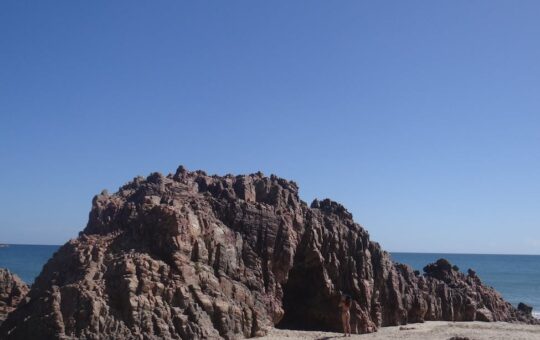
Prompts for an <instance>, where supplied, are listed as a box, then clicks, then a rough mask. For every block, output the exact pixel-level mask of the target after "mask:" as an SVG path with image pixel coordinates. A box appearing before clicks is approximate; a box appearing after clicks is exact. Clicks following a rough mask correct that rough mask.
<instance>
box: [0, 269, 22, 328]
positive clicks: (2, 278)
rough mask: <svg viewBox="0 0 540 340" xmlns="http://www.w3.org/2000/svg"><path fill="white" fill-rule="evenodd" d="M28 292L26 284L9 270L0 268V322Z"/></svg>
mask: <svg viewBox="0 0 540 340" xmlns="http://www.w3.org/2000/svg"><path fill="white" fill-rule="evenodd" d="M27 293H28V286H27V285H26V284H25V283H24V282H23V281H22V280H21V279H20V278H19V277H18V276H17V275H15V274H13V273H11V272H10V271H9V270H7V269H4V268H0V323H2V322H4V320H5V319H6V317H7V315H8V314H9V313H10V312H11V311H13V310H14V309H15V307H17V305H18V304H19V303H20V302H21V300H22V299H24V297H25V296H26V294H27Z"/></svg>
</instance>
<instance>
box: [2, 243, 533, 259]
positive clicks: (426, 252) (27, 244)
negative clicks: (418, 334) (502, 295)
mask: <svg viewBox="0 0 540 340" xmlns="http://www.w3.org/2000/svg"><path fill="white" fill-rule="evenodd" d="M64 244H65V243H64ZM64 244H37V243H1V242H0V245H8V246H49V247H53V246H55V247H61V246H63V245H64ZM384 251H386V252H387V253H390V254H392V253H394V254H396V253H401V254H440V255H507V256H540V254H513V253H512V254H511V253H474V252H473V253H462V252H458V253H449V252H446V251H441V252H436V251H393V250H384Z"/></svg>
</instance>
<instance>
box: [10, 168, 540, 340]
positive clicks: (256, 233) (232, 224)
mask: <svg viewBox="0 0 540 340" xmlns="http://www.w3.org/2000/svg"><path fill="white" fill-rule="evenodd" d="M448 266H450V267H448ZM343 293H347V294H349V295H351V296H352V297H353V304H352V308H351V316H352V321H353V324H354V325H353V326H354V327H353V330H356V331H357V332H373V331H376V330H377V329H378V328H379V327H381V326H388V325H401V324H406V323H410V322H422V321H424V320H456V321H460V320H478V319H481V320H494V321H499V320H501V321H518V320H521V321H526V322H531V320H532V319H531V318H528V317H527V316H526V315H525V314H524V313H522V312H519V311H517V310H516V309H515V308H513V307H512V306H511V305H510V304H508V303H507V302H505V301H504V300H503V299H502V298H501V296H500V295H499V294H497V293H496V292H495V291H494V290H493V289H491V288H488V287H485V286H483V285H482V284H481V282H480V280H479V279H478V278H477V277H476V276H475V275H474V276H471V275H469V276H465V275H464V274H462V273H459V272H457V271H455V270H454V269H453V268H452V266H451V265H450V264H449V263H448V264H447V263H446V262H437V263H436V264H433V265H431V266H427V267H426V274H425V275H422V276H421V275H418V273H415V272H413V270H412V269H411V268H410V267H408V266H406V265H401V264H395V263H393V262H392V261H391V259H390V256H389V255H388V253H386V252H385V251H383V250H382V249H381V248H380V246H379V245H378V244H377V243H375V242H372V241H370V239H369V235H368V233H367V232H366V231H365V230H364V229H363V228H362V227H361V226H360V225H358V224H357V223H355V222H354V221H353V219H352V215H351V214H350V213H349V212H347V210H346V209H345V208H344V207H343V206H342V205H340V204H338V203H335V202H333V201H330V200H323V201H314V202H313V203H312V205H311V207H308V206H307V205H306V204H305V203H304V202H302V201H301V200H300V199H299V197H298V187H297V185H296V184H295V183H294V182H291V181H287V180H284V179H281V178H278V177H276V176H270V177H265V176H264V175H263V174H261V173H257V174H252V175H247V176H232V175H227V176H223V177H219V176H208V175H206V174H205V173H204V172H202V171H196V172H188V171H187V170H186V169H184V168H183V167H180V168H179V169H178V170H177V172H176V173H175V174H174V175H169V176H162V175H160V174H157V173H154V174H151V175H150V176H148V177H147V178H142V177H137V178H135V179H134V180H133V181H132V182H130V183H128V184H126V185H124V186H123V187H121V188H120V190H119V191H118V192H117V193H116V194H113V195H109V194H108V193H106V192H103V193H102V194H101V195H98V196H96V197H95V198H94V200H93V206H92V211H91V212H90V218H89V222H88V225H87V227H86V228H85V230H84V231H83V232H82V233H81V234H80V236H79V237H78V238H77V239H75V240H71V241H70V242H68V243H67V244H66V245H64V246H63V247H62V248H61V249H60V250H59V251H58V252H57V253H56V254H55V255H54V257H53V258H52V259H51V260H50V261H49V262H48V263H47V264H46V266H45V267H44V269H43V272H42V273H41V274H40V276H39V277H38V278H37V280H36V283H35V284H34V285H33V286H32V289H31V291H30V293H29V295H28V296H29V299H30V300H29V302H28V303H25V304H22V305H21V306H19V308H17V310H15V311H14V312H13V313H11V314H10V316H9V318H8V319H7V320H6V321H5V322H4V324H3V325H2V326H1V328H0V335H1V336H2V337H4V338H8V339H32V338H36V334H39V335H40V338H50V339H60V338H61V339H70V338H81V339H116V338H129V339H161V338H168V339H202V338H226V339H233V338H242V337H254V336H260V335H263V334H265V333H266V332H267V330H268V329H269V328H270V327H273V326H275V325H278V326H279V327H291V328H302V329H319V330H334V331H339V330H340V329H341V322H340V320H339V312H338V307H337V306H338V302H339V299H340V295H341V294H343Z"/></svg>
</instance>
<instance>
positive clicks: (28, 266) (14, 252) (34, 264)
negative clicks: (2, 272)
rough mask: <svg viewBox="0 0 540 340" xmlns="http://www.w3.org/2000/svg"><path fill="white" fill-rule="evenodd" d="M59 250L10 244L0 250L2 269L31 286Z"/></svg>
mask: <svg viewBox="0 0 540 340" xmlns="http://www.w3.org/2000/svg"><path fill="white" fill-rule="evenodd" d="M58 248H60V246H42V245H23V244H10V245H8V246H7V247H1V248H0V267H1V268H7V269H9V270H10V271H11V272H12V273H15V274H17V275H18V276H19V277H20V278H21V279H22V280H23V281H24V282H26V283H28V284H30V283H32V282H34V279H35V278H36V277H37V276H38V274H39V273H40V272H41V269H42V268H43V265H44V264H45V263H47V260H48V259H49V258H51V256H52V255H53V254H54V252H55V251H56V250H58Z"/></svg>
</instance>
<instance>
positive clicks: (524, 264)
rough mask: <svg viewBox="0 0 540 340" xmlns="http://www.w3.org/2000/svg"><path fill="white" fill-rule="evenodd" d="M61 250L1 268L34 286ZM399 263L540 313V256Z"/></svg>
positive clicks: (18, 253) (17, 249)
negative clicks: (444, 273)
mask: <svg viewBox="0 0 540 340" xmlns="http://www.w3.org/2000/svg"><path fill="white" fill-rule="evenodd" d="M58 248H59V246H40V245H9V246H8V247H2V248H0V267H2V268H8V269H9V270H11V271H12V272H14V273H16V274H17V275H19V277H21V279H23V280H24V281H25V282H26V283H32V282H34V279H35V278H36V276H37V275H38V274H39V273H40V272H41V269H42V267H43V265H44V264H45V263H46V262H47V260H48V259H49V258H50V257H51V256H52V255H53V254H54V252H55V251H56V250H58ZM391 256H392V259H393V260H394V261H396V262H401V263H406V264H408V265H410V266H411V267H413V268H414V269H417V270H419V271H420V272H422V269H423V268H424V266H425V265H427V264H428V263H431V262H435V261H436V260H437V259H439V258H446V259H447V260H449V261H450V262H451V263H452V264H455V265H457V266H458V267H459V268H460V270H461V271H463V272H466V271H467V269H468V268H472V269H474V270H475V271H476V272H477V274H478V275H479V276H480V278H481V279H482V281H483V282H484V283H486V284H488V285H490V286H492V287H494V288H495V289H497V290H498V291H499V292H500V293H501V294H502V295H503V296H504V298H505V299H506V300H508V301H509V302H510V303H512V304H513V305H517V304H518V303H519V302H524V303H526V304H528V305H531V306H532V307H533V312H534V313H535V314H536V315H539V314H538V312H540V256H535V255H476V254H474V255H473V254H428V253H391Z"/></svg>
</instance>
